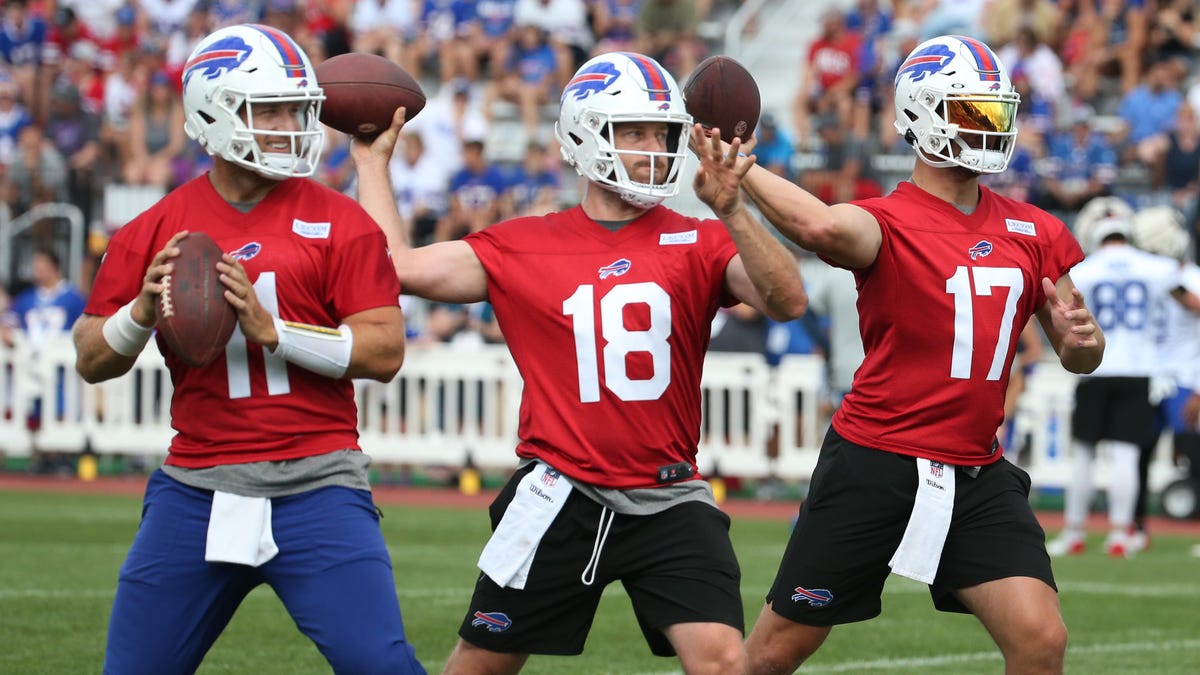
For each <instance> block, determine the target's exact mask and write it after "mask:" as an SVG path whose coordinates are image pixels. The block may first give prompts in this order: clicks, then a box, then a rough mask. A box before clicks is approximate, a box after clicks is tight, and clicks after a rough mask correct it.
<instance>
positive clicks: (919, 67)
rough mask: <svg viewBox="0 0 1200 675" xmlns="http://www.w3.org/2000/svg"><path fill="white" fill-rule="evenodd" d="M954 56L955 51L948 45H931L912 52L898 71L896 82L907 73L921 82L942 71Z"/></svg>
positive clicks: (913, 79)
mask: <svg viewBox="0 0 1200 675" xmlns="http://www.w3.org/2000/svg"><path fill="white" fill-rule="evenodd" d="M952 58H954V52H952V51H950V48H949V47H947V46H946V45H930V46H928V47H926V48H925V49H922V50H921V51H919V52H916V53H914V54H911V55H910V56H909V57H908V58H907V59H905V61H904V63H901V64H900V69H899V70H897V71H896V82H899V81H900V78H901V77H903V76H904V75H905V74H908V75H910V76H911V77H912V81H913V82H920V81H921V80H923V79H925V78H926V77H928V76H930V75H933V74H935V73H939V72H941V70H942V68H945V67H946V64H947V63H949V62H950V59H952Z"/></svg>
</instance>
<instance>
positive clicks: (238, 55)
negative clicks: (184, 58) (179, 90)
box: [183, 35, 251, 87]
mask: <svg viewBox="0 0 1200 675" xmlns="http://www.w3.org/2000/svg"><path fill="white" fill-rule="evenodd" d="M250 51H251V48H250V45H248V44H246V42H245V41H244V40H242V39H241V38H240V37H237V36H236V35H231V36H229V37H227V38H224V39H222V40H217V41H216V42H214V43H212V44H211V45H209V46H208V47H207V48H205V50H204V51H202V52H200V53H199V54H196V55H195V56H193V57H192V58H191V59H188V62H187V63H186V64H184V66H183V86H185V87H186V86H187V83H188V80H191V79H192V76H193V75H200V76H202V77H205V78H207V79H209V80H211V79H214V78H217V77H220V76H221V75H223V74H225V73H226V72H228V71H230V70H235V69H236V68H237V67H238V66H240V65H242V62H243V61H245V60H246V59H247V58H248V57H249V56H250Z"/></svg>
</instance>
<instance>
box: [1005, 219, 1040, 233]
mask: <svg viewBox="0 0 1200 675" xmlns="http://www.w3.org/2000/svg"><path fill="white" fill-rule="evenodd" d="M1004 224H1005V226H1006V227H1008V231H1009V232H1015V233H1017V234H1027V235H1029V236H1031V237H1036V236H1037V227H1035V226H1034V224H1033V223H1031V222H1029V221H1028V220H1013V219H1012V218H1005V219H1004Z"/></svg>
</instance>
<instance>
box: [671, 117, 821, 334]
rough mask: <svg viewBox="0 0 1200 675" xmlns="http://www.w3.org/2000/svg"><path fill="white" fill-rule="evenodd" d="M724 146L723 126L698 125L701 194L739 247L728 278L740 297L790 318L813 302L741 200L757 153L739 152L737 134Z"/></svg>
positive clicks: (784, 253)
mask: <svg viewBox="0 0 1200 675" xmlns="http://www.w3.org/2000/svg"><path fill="white" fill-rule="evenodd" d="M722 145H723V144H722V142H721V138H720V129H719V128H714V129H712V130H711V131H707V132H706V131H705V130H704V128H703V126H702V125H701V124H700V123H696V124H695V125H693V128H692V147H693V148H694V149H695V151H696V156H697V157H699V159H700V167H699V168H698V169H697V170H696V178H695V182H694V187H695V190H696V196H698V197H699V198H700V200H701V201H703V202H704V203H705V204H708V206H709V208H711V209H712V210H713V213H714V214H715V215H716V216H717V217H718V218H720V219H721V221H722V222H724V223H725V227H727V228H728V229H729V234H730V236H732V237H733V241H734V243H735V244H736V245H737V249H738V255H737V256H735V257H734V258H733V259H732V260H731V261H730V262H729V266H728V267H727V268H726V271H725V283H726V285H727V286H728V288H729V290H730V292H732V293H733V294H734V295H735V296H736V297H737V298H738V299H739V300H741V301H743V302H745V303H746V304H748V305H750V306H752V307H754V308H755V309H757V310H759V311H761V312H763V313H764V314H766V315H767V316H769V317H771V318H772V319H775V320H776V321H791V320H792V319H795V318H798V317H800V316H801V315H803V314H804V309H805V307H806V306H807V305H808V296H807V295H806V294H805V292H804V282H803V281H801V279H800V268H799V267H798V266H797V265H796V260H795V258H793V257H792V254H791V252H789V251H788V250H787V249H786V248H784V246H783V244H781V243H780V242H779V240H777V239H776V238H775V237H773V236H771V234H770V232H769V231H768V230H767V228H766V227H765V226H763V225H762V224H761V223H759V222H758V219H756V218H755V217H754V216H752V215H751V214H750V211H749V210H748V209H747V208H746V205H745V203H744V202H743V201H742V196H741V191H740V190H739V189H738V187H739V183H740V181H741V180H742V179H743V178H744V177H745V175H746V172H747V171H748V170H749V169H750V168H751V167H752V166H754V161H755V157H754V155H749V156H746V155H745V154H744V153H741V152H739V150H740V149H741V141H740V140H739V139H737V138H735V139H734V140H733V144H732V145H729V146H728V151H727V152H725V151H724V150H725V148H723V147H722Z"/></svg>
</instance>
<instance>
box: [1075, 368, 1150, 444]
mask: <svg viewBox="0 0 1200 675" xmlns="http://www.w3.org/2000/svg"><path fill="white" fill-rule="evenodd" d="M1157 418H1158V408H1157V407H1156V406H1153V405H1151V404H1150V378H1148V377H1085V378H1082V379H1081V380H1079V384H1077V385H1075V412H1073V413H1072V414H1071V436H1073V437H1074V438H1077V439H1079V440H1081V441H1083V442H1085V443H1098V442H1100V441H1125V442H1126V443H1133V444H1134V445H1137V446H1143V445H1151V444H1153V443H1154V441H1155V440H1157V439H1158V434H1159V427H1158V423H1157Z"/></svg>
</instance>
